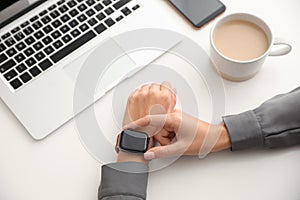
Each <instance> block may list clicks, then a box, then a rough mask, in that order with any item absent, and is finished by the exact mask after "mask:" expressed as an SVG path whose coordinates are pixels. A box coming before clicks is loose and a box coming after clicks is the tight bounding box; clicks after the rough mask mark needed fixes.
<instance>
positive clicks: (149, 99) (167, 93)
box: [118, 82, 176, 162]
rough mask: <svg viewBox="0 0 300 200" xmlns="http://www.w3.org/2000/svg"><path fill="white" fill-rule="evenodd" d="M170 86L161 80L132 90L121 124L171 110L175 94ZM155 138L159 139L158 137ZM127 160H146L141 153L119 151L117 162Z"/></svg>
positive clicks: (174, 103) (174, 102)
mask: <svg viewBox="0 0 300 200" xmlns="http://www.w3.org/2000/svg"><path fill="white" fill-rule="evenodd" d="M171 88H172V87H171V85H170V84H169V83H167V82H163V83H162V84H157V83H153V84H151V85H144V86H142V88H140V89H138V90H136V91H134V92H133V93H132V94H131V95H130V97H129V98H128V102H127V107H126V111H125V115H124V119H123V126H124V125H126V124H128V123H130V122H132V121H135V120H138V119H140V118H142V117H144V116H146V115H149V114H166V113H170V112H173V110H174V107H175V105H176V95H175V92H174V91H173V89H171ZM157 139H158V140H160V138H159V137H157ZM161 142H162V143H166V142H167V141H165V140H164V138H162V139H161ZM151 143H153V140H151ZM152 146H153V145H152ZM128 161H135V162H146V161H145V160H144V158H143V154H132V153H126V152H120V153H119V155H118V162H128Z"/></svg>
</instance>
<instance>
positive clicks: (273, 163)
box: [0, 0, 300, 200]
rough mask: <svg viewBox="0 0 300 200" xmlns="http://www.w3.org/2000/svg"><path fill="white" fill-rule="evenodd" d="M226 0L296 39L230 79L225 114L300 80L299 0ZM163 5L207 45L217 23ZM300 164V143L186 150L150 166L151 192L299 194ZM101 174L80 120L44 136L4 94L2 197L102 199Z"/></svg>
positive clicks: (209, 198) (210, 197)
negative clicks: (247, 75)
mask: <svg viewBox="0 0 300 200" xmlns="http://www.w3.org/2000/svg"><path fill="white" fill-rule="evenodd" d="M223 2H224V3H225V4H226V6H227V11H226V12H225V14H229V13H232V12H249V13H252V14H255V15H258V16H261V17H262V18H264V19H265V20H266V21H268V22H269V24H270V26H271V27H272V29H273V31H274V33H275V35H276V36H278V37H284V38H286V39H287V40H289V41H290V42H291V43H292V45H293V51H292V52H291V53H290V54H289V55H287V56H283V57H275V58H274V57H273V58H268V59H267V61H266V63H265V65H264V67H263V69H262V70H261V72H260V73H259V74H258V75H257V76H256V77H254V78H253V79H251V80H249V81H246V82H242V83H234V82H229V81H224V87H225V93H226V114H232V113H239V112H242V111H246V110H248V109H253V108H255V107H257V106H259V105H260V104H261V103H262V102H264V101H265V100H267V99H269V98H271V97H272V96H274V95H276V94H279V93H284V92H288V91H290V90H292V89H293V88H296V87H297V86H300V78H299V74H300V58H299V55H300V26H299V19H300V12H299V8H300V1H298V0H285V1H281V0H264V1H260V0H251V1H249V0H230V1H225V0H223ZM161 5H162V6H164V7H165V10H166V12H168V13H169V14H170V15H171V16H172V17H174V19H176V20H177V21H178V26H180V27H182V28H183V29H184V30H185V31H186V33H187V35H188V36H189V37H190V38H192V39H193V40H195V41H196V42H198V43H199V45H201V46H202V47H203V48H204V49H205V50H206V51H207V52H208V50H209V39H208V38H209V31H210V28H211V26H212V24H213V23H210V24H209V25H207V26H206V27H204V28H202V29H201V30H194V29H193V28H191V26H190V25H189V24H187V23H186V22H185V21H184V20H183V19H182V18H181V17H179V16H178V15H177V14H176V12H174V10H173V9H172V8H170V7H169V6H168V4H166V3H165V2H162V3H161ZM168 61H169V62H170V63H171V64H172V62H171V60H170V59H168V56H167V55H166V56H163V57H162V58H161V59H159V60H158V61H157V62H158V63H167V62H168ZM170 63H169V64H170ZM173 63H174V65H176V62H173ZM109 96H110V94H108V95H107V97H104V98H103V99H101V100H100V101H99V102H97V105H96V107H97V109H101V108H105V106H106V105H108V104H109V102H110V97H109ZM205 115H209V114H208V113H204V114H203V116H204V118H205ZM45 123H46V122H45ZM299 169H300V147H299V146H297V147H292V148H287V149H279V150H247V151H241V152H234V153H232V152H230V151H224V152H221V153H217V154H210V155H209V156H208V157H206V158H205V159H204V160H199V159H197V158H194V157H183V158H181V159H179V160H178V161H177V162H175V163H174V164H172V165H171V166H169V167H167V168H164V169H162V170H160V171H156V172H153V173H151V174H150V176H149V185H148V199H153V200H154V199H155V200H158V199H174V200H175V199H178V200H179V199H180V200H181V199H205V200H220V199H230V200H241V199H243V200H253V199H256V200H282V199H286V200H299V199H300V190H299V185H300V173H299ZM99 180H100V164H99V163H98V162H97V161H96V160H94V159H93V158H92V156H91V155H90V154H89V153H88V152H87V151H86V150H85V148H84V147H83V146H82V144H81V142H80V139H79V137H78V135H77V132H76V131H75V124H74V122H73V121H71V122H69V123H67V124H66V125H64V126H63V127H62V128H60V129H59V130H58V131H56V132H55V133H54V134H52V135H50V136H49V137H48V138H47V139H45V140H43V141H39V142H37V141H34V140H33V139H32V138H31V137H30V136H29V135H28V134H27V133H26V131H25V129H24V128H23V127H22V126H21V125H20V123H19V122H18V121H17V119H16V118H15V117H14V115H13V114H12V113H11V112H10V111H9V109H8V108H7V107H6V106H5V104H4V103H3V102H2V101H0V199H1V200H53V199H55V200H83V199H84V200H92V199H94V200H95V199H97V189H98V186H99Z"/></svg>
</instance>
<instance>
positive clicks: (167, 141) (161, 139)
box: [154, 134, 172, 146]
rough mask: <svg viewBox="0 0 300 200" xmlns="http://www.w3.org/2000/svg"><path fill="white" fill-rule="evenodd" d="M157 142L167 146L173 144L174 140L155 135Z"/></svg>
mask: <svg viewBox="0 0 300 200" xmlns="http://www.w3.org/2000/svg"><path fill="white" fill-rule="evenodd" d="M154 138H155V140H156V141H157V142H158V143H159V144H160V145H162V146H166V145H169V144H171V142H172V140H171V138H169V137H163V136H162V135H158V134H157V135H155V136H154Z"/></svg>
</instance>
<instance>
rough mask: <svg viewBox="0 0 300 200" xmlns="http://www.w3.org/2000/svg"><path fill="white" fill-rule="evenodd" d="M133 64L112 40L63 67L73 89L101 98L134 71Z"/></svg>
mask: <svg viewBox="0 0 300 200" xmlns="http://www.w3.org/2000/svg"><path fill="white" fill-rule="evenodd" d="M135 68H136V64H135V62H134V61H133V60H132V59H131V58H130V57H129V56H128V55H127V54H126V53H125V52H124V50H122V49H121V48H120V47H119V45H118V44H117V43H116V42H115V41H114V40H112V39H108V40H105V41H104V42H103V43H101V44H100V45H98V46H96V47H95V48H93V49H92V50H90V51H89V52H87V53H85V54H84V55H82V56H81V57H80V58H79V59H77V60H75V61H72V63H70V64H69V65H67V66H66V67H64V69H63V70H64V71H65V72H66V74H67V76H68V77H69V78H71V80H72V81H74V83H75V87H76V88H75V89H76V90H78V89H79V90H80V91H82V92H83V93H86V94H87V95H90V94H91V93H93V94H94V97H96V98H97V97H98V98H99V97H101V96H103V95H104V94H105V92H107V91H108V90H110V89H111V88H113V87H114V86H116V85H117V84H118V83H119V82H120V81H122V80H123V79H124V78H126V76H127V74H129V73H130V72H132V71H133V70H135Z"/></svg>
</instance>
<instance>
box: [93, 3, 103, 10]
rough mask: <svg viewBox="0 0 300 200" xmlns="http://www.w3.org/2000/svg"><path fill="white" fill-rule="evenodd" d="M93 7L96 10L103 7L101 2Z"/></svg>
mask: <svg viewBox="0 0 300 200" xmlns="http://www.w3.org/2000/svg"><path fill="white" fill-rule="evenodd" d="M94 8H95V9H96V10H97V11H100V10H102V9H103V8H104V7H103V6H102V5H101V3H98V4H97V5H95V6H94Z"/></svg>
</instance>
